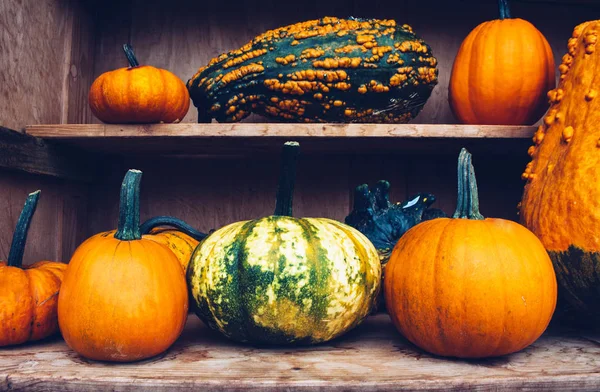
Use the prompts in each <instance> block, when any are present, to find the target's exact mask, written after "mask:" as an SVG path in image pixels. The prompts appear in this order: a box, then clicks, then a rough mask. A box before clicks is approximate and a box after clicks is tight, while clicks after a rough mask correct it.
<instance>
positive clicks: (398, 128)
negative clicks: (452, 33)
mask: <svg viewBox="0 0 600 392" xmlns="http://www.w3.org/2000/svg"><path fill="white" fill-rule="evenodd" d="M534 130H535V127H528V126H516V127H514V126H471V125H470V126H464V125H437V124H436V125H427V124H405V125H393V124H391V125H390V124H276V123H238V124H216V123H215V124H190V123H185V124H154V125H105V124H87V125H74V124H73V125H71V124H65V125H32V126H28V127H27V128H26V132H27V133H28V134H30V135H34V136H38V137H41V138H45V139H47V140H57V141H61V142H67V143H69V144H71V145H75V146H78V147H82V148H84V149H87V150H95V151H101V152H107V153H115V154H134V155H143V154H153V155H163V156H165V155H168V156H179V157H186V156H212V157H214V156H218V155H234V156H248V155H257V154H262V153H269V152H271V153H272V152H276V151H279V149H280V148H281V145H282V144H283V143H284V142H285V141H287V140H291V139H293V140H297V141H299V142H301V143H302V145H303V151H304V152H305V153H313V152H320V153H323V154H338V153H359V154H360V153H362V154H364V153H369V152H371V153H384V152H386V151H387V152H402V153H403V154H404V153H406V152H412V153H415V152H416V151H420V152H424V151H428V152H436V153H439V152H441V153H448V152H454V151H455V150H457V149H458V150H460V147H473V148H478V149H479V150H480V151H486V150H487V151H488V152H494V151H495V152H505V153H506V154H508V155H510V154H524V153H525V151H527V147H528V146H529V144H530V143H531V142H530V141H529V140H528V139H529V138H530V137H531V136H532V135H533V132H534ZM458 150H457V151H458Z"/></svg>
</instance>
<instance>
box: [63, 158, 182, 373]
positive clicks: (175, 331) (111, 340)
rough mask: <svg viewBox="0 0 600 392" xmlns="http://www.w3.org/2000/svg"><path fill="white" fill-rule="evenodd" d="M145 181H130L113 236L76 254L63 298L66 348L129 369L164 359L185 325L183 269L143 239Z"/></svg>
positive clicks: (132, 174) (136, 177)
mask: <svg viewBox="0 0 600 392" xmlns="http://www.w3.org/2000/svg"><path fill="white" fill-rule="evenodd" d="M141 175H142V173H141V172H140V171H137V170H130V171H129V172H128V173H127V175H126V176H125V179H124V181H123V185H122V189H121V206H120V213H119V225H118V228H117V231H116V233H115V234H114V235H110V232H106V233H100V234H97V235H95V236H93V237H91V238H89V239H88V240H86V241H85V242H84V243H83V244H81V245H80V246H79V247H78V248H77V250H76V251H75V253H74V254H73V257H72V258H71V262H70V263H69V267H68V268H67V271H66V273H65V278H64V281H63V286H62V289H61V292H60V295H59V298H58V321H59V324H60V330H61V332H62V334H63V337H64V338H65V341H66V342H67V344H68V345H69V347H71V348H72V349H73V350H75V351H76V352H78V353H79V354H81V355H83V356H84V357H87V358H90V359H96V360H104V361H119V362H127V361H135V360H139V359H144V358H149V357H152V356H154V355H157V354H160V353H161V352H163V351H165V350H166V349H167V348H169V346H171V344H173V342H175V340H176V339H177V337H178V336H179V335H180V334H181V332H182V330H183V326H184V324H185V321H186V318H187V310H188V297H187V287H186V282H185V276H184V272H183V271H182V269H181V265H180V263H179V261H178V260H177V258H176V257H175V255H174V254H173V253H172V252H171V251H170V250H169V249H168V248H167V247H166V246H164V245H161V244H158V243H156V242H154V241H152V240H148V239H144V238H142V235H141V233H140V229H139V186H140V179H141Z"/></svg>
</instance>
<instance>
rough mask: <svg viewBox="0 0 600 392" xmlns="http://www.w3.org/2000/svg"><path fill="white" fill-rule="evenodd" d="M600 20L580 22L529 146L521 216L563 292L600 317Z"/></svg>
mask: <svg viewBox="0 0 600 392" xmlns="http://www.w3.org/2000/svg"><path fill="white" fill-rule="evenodd" d="M598 31H600V21H591V22H586V23H583V24H581V25H579V26H577V27H576V28H575V30H574V31H573V36H572V38H571V39H570V40H569V43H568V53H567V54H565V55H564V57H563V59H562V64H561V65H560V67H559V71H560V73H561V76H560V84H559V86H558V88H557V89H554V90H551V91H550V92H549V93H548V97H549V99H550V102H551V104H552V106H551V107H550V110H549V111H548V113H547V115H546V117H545V118H544V123H543V125H541V126H540V127H539V129H538V130H537V132H536V133H535V136H534V138H533V141H534V145H533V146H531V147H530V148H529V154H530V155H531V157H532V161H531V162H530V163H529V164H528V165H527V167H526V169H525V172H524V173H523V179H525V180H527V184H526V186H525V192H524V195H523V201H522V207H521V220H522V223H523V224H525V225H526V226H527V227H528V228H529V229H530V230H531V231H533V232H534V233H535V234H536V235H537V236H538V237H539V238H540V239H541V240H542V243H543V244H544V246H545V247H546V249H547V250H548V253H549V254H550V257H551V258H552V261H553V263H554V268H555V270H556V273H557V277H558V280H559V282H560V284H561V285H562V288H563V293H564V294H566V297H567V298H568V299H570V302H571V303H572V304H573V305H575V306H576V307H577V308H578V309H579V310H582V311H585V312H587V313H591V314H593V315H595V316H597V317H598V316H600V301H599V300H600V285H598V281H599V279H600V188H599V184H600V127H599V126H598V124H600V100H599V99H598V97H597V95H598V91H599V90H600V79H599V78H598V77H597V75H598V72H599V70H600V52H597V51H596V42H597V39H598V38H597V37H598Z"/></svg>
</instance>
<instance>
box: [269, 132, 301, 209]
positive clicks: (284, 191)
mask: <svg viewBox="0 0 600 392" xmlns="http://www.w3.org/2000/svg"><path fill="white" fill-rule="evenodd" d="M299 153H300V144H299V143H298V142H286V143H285V144H284V145H283V156H282V160H281V173H280V174H279V183H278V186H277V202H276V205H275V214H274V215H282V216H292V215H293V211H292V210H293V208H292V203H293V198H294V185H295V183H296V166H297V163H298V154H299Z"/></svg>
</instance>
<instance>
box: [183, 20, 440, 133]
mask: <svg viewBox="0 0 600 392" xmlns="http://www.w3.org/2000/svg"><path fill="white" fill-rule="evenodd" d="M437 75H438V70H437V60H436V59H435V57H433V55H432V53H431V48H430V47H429V45H427V44H426V43H425V42H424V41H423V40H422V39H420V38H418V37H417V36H416V35H415V34H414V33H413V31H412V29H411V27H410V26H408V25H402V26H400V25H397V24H396V22H395V21H394V20H379V19H338V18H333V17H325V18H322V19H317V20H309V21H306V22H301V23H296V24H293V25H289V26H285V27H280V28H278V29H274V30H269V31H267V32H265V33H264V34H261V35H259V36H257V37H256V38H254V39H253V40H252V41H251V42H249V43H247V44H246V45H244V46H243V47H241V48H239V49H237V50H233V51H231V52H229V53H224V54H222V55H220V56H218V57H216V58H214V59H212V60H211V61H210V63H209V64H208V65H206V66H204V67H202V68H200V69H199V70H198V72H196V74H195V75H194V76H193V77H192V78H191V79H190V80H189V81H188V82H187V86H188V89H189V92H190V96H191V98H192V100H193V102H194V105H196V107H197V108H198V121H199V122H209V121H211V119H213V118H214V119H216V120H217V121H219V122H233V121H239V120H241V119H243V118H245V117H246V116H248V115H249V114H250V113H257V114H261V115H265V116H270V117H273V118H276V119H277V120H279V121H290V122H392V123H404V122H408V121H409V120H411V119H412V118H414V117H415V116H416V115H417V113H419V111H420V110H421V108H422V107H423V105H424V104H425V102H426V101H427V99H428V98H429V96H430V95H431V91H432V90H433V88H434V87H435V85H436V84H437Z"/></svg>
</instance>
